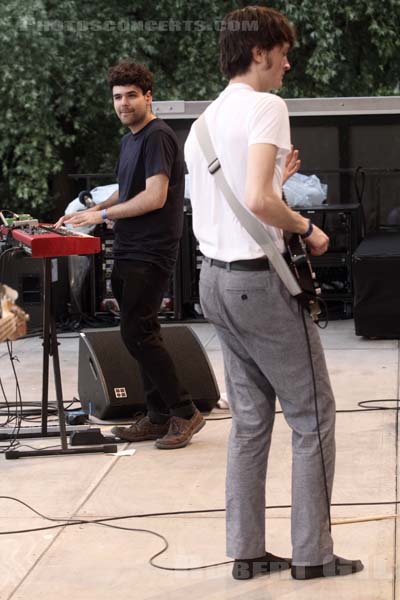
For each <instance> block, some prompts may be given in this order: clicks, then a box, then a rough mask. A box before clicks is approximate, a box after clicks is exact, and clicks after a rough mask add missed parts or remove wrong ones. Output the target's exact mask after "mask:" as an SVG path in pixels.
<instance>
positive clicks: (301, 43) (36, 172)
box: [0, 0, 400, 214]
mask: <svg viewBox="0 0 400 600" xmlns="http://www.w3.org/2000/svg"><path fill="white" fill-rule="evenodd" d="M246 4H248V3H247V2H243V1H241V2H229V1H227V0H218V1H211V0H197V1H196V2H195V0H186V1H185V0H156V2H154V3H150V2H148V1H147V2H146V1H145V0H136V1H135V2H134V3H133V2H131V0H119V2H118V3H117V2H110V0H96V2H93V3H91V2H82V1H81V2H78V0H59V1H58V2H57V1H56V0H8V2H7V4H6V5H5V6H3V7H2V12H1V17H0V108H1V115H2V119H1V120H0V161H1V175H2V183H1V188H0V191H1V197H2V200H1V203H0V205H1V206H8V207H10V208H12V209H14V210H21V209H23V210H30V211H31V212H33V213H35V214H40V213H41V212H42V213H43V212H45V211H47V210H48V209H49V208H51V207H52V206H53V207H56V213H61V212H62V209H63V207H64V206H65V204H66V202H67V201H68V200H69V199H71V194H72V191H73V187H72V181H71V179H69V178H68V177H67V175H68V174H69V173H74V172H94V171H98V172H99V171H102V172H103V171H111V170H112V169H113V165H114V163H115V158H116V154H117V151H118V143H119V138H120V136H121V133H122V130H121V128H120V126H119V122H118V120H117V119H116V117H115V116H114V114H113V110H112V104H111V97H110V92H109V90H108V89H107V84H106V76H107V70H108V67H109V66H110V65H111V64H114V63H115V62H117V61H118V60H119V59H121V58H124V57H127V56H130V57H134V58H135V59H136V60H138V61H141V62H143V63H144V64H146V65H147V66H148V67H149V68H150V69H151V70H152V71H153V72H154V73H155V78H156V87H155V93H154V96H155V99H157V100H164V99H185V100H194V99H196V100H203V99H210V98H214V97H215V96H216V95H217V94H218V92H219V91H220V90H221V88H222V87H223V85H224V84H225V82H224V81H223V80H222V78H221V76H220V74H219V69H218V24H219V22H220V20H221V18H222V17H223V15H224V14H225V13H226V12H228V11H229V10H232V9H234V8H240V7H241V6H245V5H246ZM261 4H264V3H261ZM268 4H269V6H273V7H274V8H277V9H278V10H281V11H282V12H284V13H285V14H286V15H287V16H288V18H289V19H290V20H291V21H292V22H293V23H294V24H295V27H296V30H297V37H298V41H297V43H296V47H295V48H294V49H293V51H292V54H291V62H292V71H291V73H290V74H289V75H288V76H287V79H286V83H285V88H284V89H283V90H282V94H283V95H284V96H286V97H299V96H303V97H316V96H361V95H388V94H396V93H398V92H399V81H400V63H399V61H398V56H399V50H400V41H399V40H400V38H399V36H398V34H397V32H398V31H399V25H400V0H385V2H381V1H379V2H378V0H352V1H351V2H350V3H343V2H341V1H339V0H272V1H271V2H270V3H268Z"/></svg>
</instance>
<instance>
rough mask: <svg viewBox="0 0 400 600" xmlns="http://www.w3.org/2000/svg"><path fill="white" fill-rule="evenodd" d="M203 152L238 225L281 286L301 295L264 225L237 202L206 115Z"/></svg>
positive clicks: (200, 130) (199, 124) (201, 126)
mask: <svg viewBox="0 0 400 600" xmlns="http://www.w3.org/2000/svg"><path fill="white" fill-rule="evenodd" d="M194 129H195V132H196V135H197V140H198V142H199V145H200V148H201V150H202V152H203V154H204V156H205V159H206V161H207V165H208V171H209V173H210V174H211V175H212V176H213V177H214V180H215V183H216V184H217V186H218V187H219V189H220V191H221V192H222V194H223V195H224V197H225V199H226V201H227V202H228V204H229V206H230V208H231V210H232V211H233V213H234V214H235V215H236V217H237V219H238V221H239V223H240V224H241V225H242V227H243V228H244V229H245V230H246V231H247V233H248V234H249V235H250V236H251V237H252V238H253V239H254V240H255V241H256V242H257V244H258V245H259V246H260V247H261V248H262V250H263V252H265V255H266V256H267V257H268V260H269V261H270V262H271V264H272V265H273V267H274V269H275V271H276V272H277V273H278V275H279V277H280V278H281V280H282V282H283V283H284V285H285V286H286V288H287V289H288V291H289V293H290V294H291V295H292V296H298V295H300V294H302V290H301V288H300V286H299V284H298V283H297V281H296V279H295V277H294V275H293V273H292V272H291V270H290V268H289V266H288V264H287V262H286V261H285V259H284V258H283V256H282V254H281V253H280V252H279V250H278V248H277V247H276V245H275V243H274V241H273V239H272V237H271V236H270V234H269V233H268V231H267V230H266V229H265V227H264V226H263V225H262V223H261V222H260V221H259V220H258V219H257V218H256V217H255V216H254V215H252V214H251V213H250V212H249V211H248V210H247V209H246V208H245V207H244V206H243V204H242V203H241V202H239V200H238V199H237V198H236V196H235V194H234V192H233V190H232V188H231V187H230V185H229V183H228V182H227V180H226V178H225V175H224V172H223V170H222V167H221V163H220V161H219V159H218V157H217V154H216V152H215V148H214V144H213V142H212V139H211V136H210V132H209V130H208V126H207V122H206V119H205V114H204V113H203V114H202V115H201V116H200V117H199V118H198V119H197V121H196V123H195V124H194Z"/></svg>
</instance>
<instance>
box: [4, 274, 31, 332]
mask: <svg viewBox="0 0 400 600" xmlns="http://www.w3.org/2000/svg"><path fill="white" fill-rule="evenodd" d="M17 297H18V294H17V292H16V291H15V290H13V289H11V288H9V287H8V286H6V285H1V284H0V307H1V312H0V342H4V340H12V341H14V340H16V339H17V338H19V337H21V336H23V335H26V323H27V321H28V319H29V317H28V315H27V314H26V313H25V312H24V311H23V310H22V309H21V308H19V306H17V305H16V304H15V300H16V299H17Z"/></svg>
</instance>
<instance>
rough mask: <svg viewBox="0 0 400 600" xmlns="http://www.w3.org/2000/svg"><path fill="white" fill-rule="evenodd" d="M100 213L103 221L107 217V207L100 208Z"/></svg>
mask: <svg viewBox="0 0 400 600" xmlns="http://www.w3.org/2000/svg"><path fill="white" fill-rule="evenodd" d="M100 214H101V218H102V219H103V221H105V220H106V219H107V209H106V208H102V210H101V213H100Z"/></svg>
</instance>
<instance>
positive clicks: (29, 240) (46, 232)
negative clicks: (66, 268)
mask: <svg viewBox="0 0 400 600" xmlns="http://www.w3.org/2000/svg"><path fill="white" fill-rule="evenodd" d="M10 231H11V235H12V236H13V238H14V239H15V240H17V241H18V242H21V244H23V245H24V246H25V247H26V248H27V249H28V251H29V253H30V254H31V256H32V257H33V258H55V257H57V256H70V255H74V254H97V252H100V247H101V243H100V238H98V237H94V236H93V235H87V234H84V233H79V232H77V231H74V230H73V229H68V228H66V227H60V228H59V229H55V228H54V227H52V226H51V225H42V224H40V225H38V226H33V227H24V228H22V227H21V228H19V227H17V228H13V229H11V230H10Z"/></svg>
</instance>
